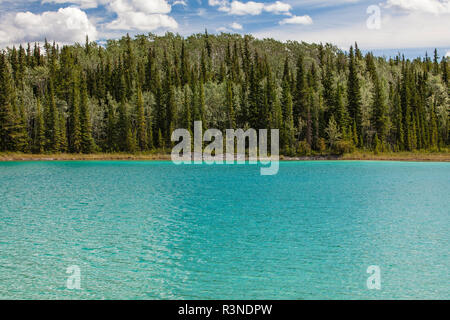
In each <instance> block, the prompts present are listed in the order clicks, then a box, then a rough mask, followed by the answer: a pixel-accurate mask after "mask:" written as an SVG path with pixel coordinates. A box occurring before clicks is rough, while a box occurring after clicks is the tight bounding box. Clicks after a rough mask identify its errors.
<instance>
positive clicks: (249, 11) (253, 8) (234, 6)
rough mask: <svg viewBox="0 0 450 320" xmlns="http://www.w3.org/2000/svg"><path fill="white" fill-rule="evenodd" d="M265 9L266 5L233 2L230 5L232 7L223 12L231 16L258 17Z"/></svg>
mask: <svg viewBox="0 0 450 320" xmlns="http://www.w3.org/2000/svg"><path fill="white" fill-rule="evenodd" d="M263 9H264V3H260V2H254V1H249V2H247V3H243V2H240V1H233V2H231V4H230V7H224V8H222V11H226V12H228V13H229V14H235V15H238V16H243V15H252V16H256V15H259V14H261V13H262V11H263Z"/></svg>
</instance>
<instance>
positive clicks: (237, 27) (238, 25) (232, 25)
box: [230, 22, 244, 30]
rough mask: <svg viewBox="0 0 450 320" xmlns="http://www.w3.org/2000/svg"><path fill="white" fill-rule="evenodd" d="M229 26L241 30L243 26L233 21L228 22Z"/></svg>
mask: <svg viewBox="0 0 450 320" xmlns="http://www.w3.org/2000/svg"><path fill="white" fill-rule="evenodd" d="M230 28H231V29H234V30H242V29H243V28H244V27H243V26H242V24H239V23H237V22H233V23H232V24H230Z"/></svg>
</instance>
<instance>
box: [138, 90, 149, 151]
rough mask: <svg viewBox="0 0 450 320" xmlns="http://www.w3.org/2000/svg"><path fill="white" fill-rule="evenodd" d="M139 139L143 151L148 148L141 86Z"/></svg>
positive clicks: (139, 95) (139, 96) (139, 92)
mask: <svg viewBox="0 0 450 320" xmlns="http://www.w3.org/2000/svg"><path fill="white" fill-rule="evenodd" d="M136 113H137V140H138V146H139V149H140V150H141V151H146V150H147V148H148V140H147V123H146V119H145V110H144V100H143V98H142V91H141V88H138V91H137V112H136Z"/></svg>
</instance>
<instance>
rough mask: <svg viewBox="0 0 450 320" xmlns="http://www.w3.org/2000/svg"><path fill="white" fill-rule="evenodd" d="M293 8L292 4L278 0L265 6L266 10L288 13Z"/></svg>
mask: <svg viewBox="0 0 450 320" xmlns="http://www.w3.org/2000/svg"><path fill="white" fill-rule="evenodd" d="M291 9H292V7H291V5H290V4H288V3H284V2H281V1H277V2H275V3H272V4H268V5H266V6H264V10H265V11H267V12H272V13H275V14H286V13H288V12H289V11H291Z"/></svg>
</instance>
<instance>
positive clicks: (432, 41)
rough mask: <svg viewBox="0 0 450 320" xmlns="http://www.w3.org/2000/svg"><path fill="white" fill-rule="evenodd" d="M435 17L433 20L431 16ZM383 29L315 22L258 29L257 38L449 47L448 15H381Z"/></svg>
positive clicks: (393, 46) (361, 24)
mask: <svg viewBox="0 0 450 320" xmlns="http://www.w3.org/2000/svg"><path fill="white" fill-rule="evenodd" d="M430 17H432V18H433V19H430ZM381 26H382V27H381V29H377V30H372V29H368V28H365V21H361V22H358V21H356V22H354V23H350V24H347V25H342V26H340V27H335V26H329V27H323V26H322V24H319V23H317V24H315V25H314V27H313V26H311V28H299V27H298V26H297V25H283V26H278V27H273V28H270V29H269V28H268V29H266V30H261V31H258V32H255V33H254V35H255V36H256V37H258V38H275V39H278V40H283V41H286V40H298V41H305V42H309V43H319V42H322V43H326V42H329V43H333V44H335V45H337V46H338V47H340V48H349V47H350V45H352V44H354V43H355V41H356V42H358V45H359V47H360V48H362V49H370V50H372V49H400V48H402V49H409V48H448V47H449V44H450V41H449V38H448V30H450V19H448V16H446V15H438V16H434V15H430V14H429V13H428V14H425V13H419V12H413V13H410V14H406V15H400V16H398V15H396V16H392V15H389V14H388V13H384V14H383V15H382V21H381Z"/></svg>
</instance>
